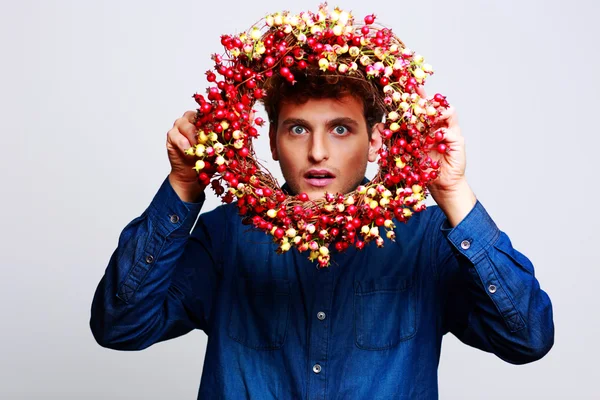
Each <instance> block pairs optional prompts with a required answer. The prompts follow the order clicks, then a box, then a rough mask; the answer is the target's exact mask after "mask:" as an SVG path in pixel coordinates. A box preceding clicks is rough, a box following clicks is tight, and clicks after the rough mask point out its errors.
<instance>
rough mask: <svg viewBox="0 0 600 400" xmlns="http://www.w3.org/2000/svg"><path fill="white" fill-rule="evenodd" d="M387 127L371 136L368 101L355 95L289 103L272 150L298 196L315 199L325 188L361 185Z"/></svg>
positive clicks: (377, 128)
mask: <svg viewBox="0 0 600 400" xmlns="http://www.w3.org/2000/svg"><path fill="white" fill-rule="evenodd" d="M381 127H382V124H377V125H376V126H375V127H374V128H373V130H372V134H371V138H370V139H369V134H368V132H367V124H366V120H365V117H364V114H363V105H362V103H361V101H360V100H357V99H356V98H354V97H352V96H350V95H348V96H344V97H342V98H340V99H309V100H308V101H307V102H306V103H303V104H294V103H283V104H281V107H280V111H279V118H278V125H277V127H273V126H271V129H270V133H269V135H270V144H271V153H272V155H273V159H274V160H276V161H279V163H280V165H281V171H282V173H283V176H284V178H285V180H286V182H287V183H288V185H289V186H290V189H291V190H292V191H293V192H294V193H295V194H298V193H306V194H308V197H309V198H310V199H311V200H315V199H318V198H321V197H323V196H324V194H325V192H328V193H344V194H345V193H348V192H351V191H352V190H354V189H355V188H356V187H357V186H358V185H359V184H360V182H361V180H362V179H363V177H364V175H365V171H366V168H367V161H370V162H373V161H375V160H376V159H377V151H378V150H379V149H380V148H381V134H380V129H381Z"/></svg>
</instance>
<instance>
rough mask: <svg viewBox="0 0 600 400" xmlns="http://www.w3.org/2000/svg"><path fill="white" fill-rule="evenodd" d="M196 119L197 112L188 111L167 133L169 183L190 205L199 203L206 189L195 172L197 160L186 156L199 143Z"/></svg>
mask: <svg viewBox="0 0 600 400" xmlns="http://www.w3.org/2000/svg"><path fill="white" fill-rule="evenodd" d="M195 119H196V111H186V112H185V113H184V114H183V116H182V117H181V118H178V119H177V120H176V121H175V123H173V128H171V130H169V132H167V153H168V156H169V162H170V163H171V172H170V173H169V182H170V183H171V186H172V187H173V189H174V190H175V192H176V193H177V195H178V196H179V198H180V199H181V200H183V201H186V202H189V203H195V202H197V201H198V199H199V197H200V195H201V194H202V192H203V191H204V189H205V188H206V186H204V185H203V184H202V183H201V182H200V181H199V180H198V173H197V172H196V171H195V170H194V165H195V164H196V159H197V158H196V157H193V156H190V155H186V154H185V150H187V149H188V148H190V147H192V146H194V145H196V144H197V143H198V140H197V138H196V133H197V131H198V129H197V128H196V126H195V125H194V122H195Z"/></svg>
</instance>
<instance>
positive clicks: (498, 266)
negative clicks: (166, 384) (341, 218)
mask: <svg viewBox="0 0 600 400" xmlns="http://www.w3.org/2000/svg"><path fill="white" fill-rule="evenodd" d="M202 202H203V200H202V201H201V202H200V203H186V202H183V201H181V200H180V199H179V197H178V196H177V194H176V193H175V191H174V190H173V188H172V187H171V185H170V184H169V181H168V178H166V179H165V180H164V182H163V184H162V186H161V187H160V189H159V191H158V193H157V194H156V195H155V197H154V199H153V200H152V202H151V204H150V206H149V207H148V208H147V209H146V210H145V211H144V213H143V214H142V215H141V216H139V217H137V218H135V219H134V220H133V221H131V222H130V223H129V224H128V225H127V226H126V227H125V228H124V229H123V231H122V233H121V235H120V237H119V242H118V247H117V248H116V250H115V251H114V253H113V255H112V257H111V259H110V262H109V264H108V267H107V269H106V272H105V275H104V276H103V278H102V280H101V281H100V284H99V286H98V288H97V290H96V293H95V296H94V300H93V304H92V311H91V321H90V325H91V329H92V332H93V335H94V337H95V339H96V340H97V342H98V343H99V344H100V345H102V346H105V347H109V348H112V349H118V350H141V349H144V348H147V347H148V346H151V345H153V344H154V343H157V342H160V341H163V340H167V339H171V338H174V337H177V336H180V335H183V334H185V333H187V332H189V331H191V330H193V329H202V330H203V331H204V332H206V334H207V335H208V344H207V349H206V357H205V361H204V368H203V371H202V379H201V382H200V388H199V393H198V399H327V400H330V399H331V400H333V399H392V398H393V399H437V398H438V384H437V368H438V362H439V358H440V348H441V343H442V337H443V336H444V335H445V334H446V333H448V332H451V333H452V334H454V335H455V336H456V337H458V338H459V339H460V340H461V341H463V342H464V343H466V344H468V345H471V346H474V347H477V348H479V349H481V350H484V351H487V352H492V353H494V354H496V355H497V356H498V357H500V358H501V359H503V360H505V361H508V362H510V363H514V364H523V363H527V362H531V361H534V360H537V359H539V358H541V357H542V356H544V355H545V354H546V353H547V352H548V351H549V350H550V348H551V347H552V345H553V342H554V326H553V320H552V306H551V303H550V299H549V298H548V296H547V295H546V293H545V292H543V291H542V290H541V289H540V286H539V283H538V281H537V280H536V278H535V277H534V270H533V265H532V264H531V262H530V261H529V260H528V259H527V258H526V257H525V256H524V255H523V254H521V253H520V252H518V251H517V250H515V249H514V248H513V247H512V245H511V242H510V240H509V238H508V236H507V235H506V234H505V233H504V232H502V231H500V230H499V229H498V227H497V226H496V224H495V223H494V221H493V220H492V219H491V218H490V216H489V215H488V213H487V212H486V210H485V209H484V207H483V205H482V204H481V203H480V202H477V204H476V205H475V207H474V208H473V209H472V210H471V212H470V213H469V214H468V215H467V216H466V217H465V218H464V219H463V220H462V221H461V222H460V224H459V225H457V226H456V227H454V228H452V229H451V228H450V227H449V225H448V222H447V220H446V217H445V215H444V213H443V212H442V211H441V209H440V208H439V207H437V206H430V207H428V208H427V209H426V210H425V211H423V212H420V213H416V214H415V215H414V216H413V217H412V218H411V219H410V220H409V221H408V223H406V224H404V223H397V226H396V228H395V233H396V238H397V240H396V242H391V241H389V240H387V239H386V242H385V247H384V248H382V249H379V248H377V247H376V246H375V244H374V243H372V244H369V245H368V246H366V247H365V249H364V250H362V251H360V250H356V249H354V248H351V249H349V250H347V251H346V252H343V253H336V252H335V251H332V265H331V267H329V268H324V269H318V268H316V264H314V263H312V262H310V261H309V260H308V259H307V255H306V253H302V254H300V253H298V252H297V251H296V250H292V251H289V252H287V253H285V254H283V255H278V254H276V253H275V248H276V245H275V244H274V243H273V242H272V241H271V240H270V238H269V236H267V235H266V234H265V233H263V232H261V231H258V230H255V229H253V228H252V227H250V226H246V225H242V223H241V219H240V217H239V216H238V215H237V207H236V206H235V205H223V206H220V207H217V208H216V209H215V210H213V211H210V212H208V213H204V214H202V215H200V217H199V218H197V217H198V214H199V213H200V209H201V207H202ZM196 219H197V223H196V225H195V226H194V222H195V221H196ZM192 227H193V228H194V229H193V230H192ZM190 230H191V234H190ZM465 379H466V378H465ZM465 383H467V382H466V381H465ZM482 395H483V394H482Z"/></svg>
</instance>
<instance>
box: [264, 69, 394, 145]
mask: <svg viewBox="0 0 600 400" xmlns="http://www.w3.org/2000/svg"><path fill="white" fill-rule="evenodd" d="M293 72H294V76H295V77H296V83H294V84H293V85H292V84H290V83H289V82H288V81H287V80H286V79H285V78H283V77H282V76H281V75H279V74H278V73H274V74H273V76H271V77H270V78H267V80H266V82H265V85H264V86H263V88H264V89H265V91H266V96H265V97H264V98H263V100H262V102H263V104H264V107H265V110H266V112H267V115H268V117H269V122H270V123H271V124H272V125H274V126H277V123H278V116H279V111H280V108H281V104H282V103H288V104H289V103H292V104H303V103H306V102H307V101H308V100H309V99H340V98H342V97H344V96H346V95H351V96H353V97H354V98H356V99H357V100H359V101H360V102H361V103H362V104H363V109H364V117H365V121H366V125H367V131H368V134H369V137H371V131H372V129H373V126H374V125H375V124H377V123H379V122H381V121H382V119H383V116H384V114H385V106H384V103H383V95H382V90H381V88H379V87H377V86H376V83H375V82H374V81H373V80H367V79H365V78H364V77H362V76H359V75H357V76H347V75H337V74H335V73H334V74H324V73H322V72H321V71H319V70H318V69H312V70H305V71H293Z"/></svg>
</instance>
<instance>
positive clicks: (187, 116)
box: [183, 110, 197, 124]
mask: <svg viewBox="0 0 600 400" xmlns="http://www.w3.org/2000/svg"><path fill="white" fill-rule="evenodd" d="M196 115H197V112H196V111H191V110H190V111H186V112H184V113H183V118H185V119H187V120H188V121H190V124H194V123H195V122H196Z"/></svg>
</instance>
